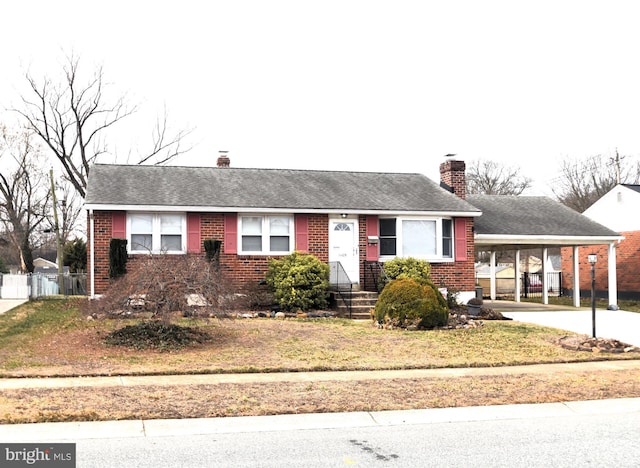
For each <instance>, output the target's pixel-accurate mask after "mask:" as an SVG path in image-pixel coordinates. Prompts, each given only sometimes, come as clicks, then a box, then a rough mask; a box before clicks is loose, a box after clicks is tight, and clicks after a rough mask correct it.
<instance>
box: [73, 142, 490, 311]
mask: <svg viewBox="0 0 640 468" xmlns="http://www.w3.org/2000/svg"><path fill="white" fill-rule="evenodd" d="M440 173H441V183H440V184H437V183H436V182H434V181H432V180H430V179H429V178H427V177H426V176H424V175H421V174H405V173H374V172H339V171H314V170H290V169H245V168H233V167H230V160H229V158H228V157H227V156H226V155H225V154H223V155H221V156H220V157H219V158H218V164H217V167H176V166H129V165H100V164H98V165H95V166H93V167H92V168H91V172H90V175H89V182H88V189H87V196H86V199H85V208H86V209H87V216H88V222H87V226H88V236H87V239H88V253H87V254H88V260H89V262H88V286H89V291H90V295H91V297H95V296H99V295H101V294H103V293H104V292H105V291H106V290H107V287H108V286H109V282H110V278H109V244H110V241H111V239H112V238H122V239H126V240H127V241H128V243H127V249H128V254H129V262H135V259H136V258H139V257H140V256H143V255H146V254H148V253H149V252H157V253H161V252H162V253H166V254H167V255H184V254H198V255H205V250H204V241H205V240H207V239H214V240H219V241H221V249H220V256H219V264H220V267H221V268H222V270H223V271H224V272H226V274H227V276H228V277H229V278H230V279H231V280H232V282H233V283H234V286H235V287H237V288H238V290H247V288H249V289H250V288H253V287H255V286H256V285H257V284H258V283H259V282H260V281H262V280H263V279H264V276H265V272H266V270H267V267H268V262H269V259H271V258H274V257H278V256H283V255H287V254H290V253H291V252H293V251H300V252H306V253H310V254H312V255H314V256H316V257H317V258H319V259H320V260H321V261H323V262H328V263H333V262H340V264H341V265H342V267H343V268H344V271H345V272H346V274H347V275H348V277H349V279H350V282H351V283H352V284H353V285H354V286H355V287H356V288H362V289H369V290H371V289H372V286H371V285H372V283H371V282H370V281H368V280H367V277H366V276H367V271H368V270H367V265H368V264H371V263H374V264H375V263H377V262H384V261H386V260H389V259H393V258H395V257H409V256H411V257H415V258H421V259H426V260H428V261H429V262H430V263H431V265H432V278H433V280H434V282H435V284H436V285H443V286H446V287H451V288H454V289H455V290H457V291H460V298H461V299H468V298H470V297H471V296H473V295H474V288H475V277H474V276H475V275H474V218H476V217H478V216H480V214H481V212H480V210H478V209H477V208H475V207H474V206H472V205H471V204H469V203H468V202H466V201H465V164H464V162H463V161H456V160H448V161H446V162H444V163H442V164H441V166H440Z"/></svg>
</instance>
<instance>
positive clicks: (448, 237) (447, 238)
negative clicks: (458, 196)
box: [442, 219, 453, 258]
mask: <svg viewBox="0 0 640 468" xmlns="http://www.w3.org/2000/svg"><path fill="white" fill-rule="evenodd" d="M452 225H453V221H452V220H450V219H443V220H442V256H443V257H446V258H451V257H452V256H453V236H452V231H453V229H452Z"/></svg>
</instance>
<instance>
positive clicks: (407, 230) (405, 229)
mask: <svg viewBox="0 0 640 468" xmlns="http://www.w3.org/2000/svg"><path fill="white" fill-rule="evenodd" d="M434 255H436V222H435V221H421V220H405V221H402V256H403V257H420V256H422V257H426V256H434Z"/></svg>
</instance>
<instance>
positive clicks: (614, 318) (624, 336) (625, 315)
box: [502, 309, 640, 346]
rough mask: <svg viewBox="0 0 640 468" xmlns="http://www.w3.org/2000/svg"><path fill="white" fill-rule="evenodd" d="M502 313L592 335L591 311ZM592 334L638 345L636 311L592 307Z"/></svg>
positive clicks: (639, 334) (639, 323) (639, 331)
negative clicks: (594, 330)
mask: <svg viewBox="0 0 640 468" xmlns="http://www.w3.org/2000/svg"><path fill="white" fill-rule="evenodd" d="M502 315H504V316H505V317H509V318H512V319H513V320H517V321H519V322H526V323H535V324H536V325H544V326H547V327H553V328H559V329H561V330H568V331H571V332H574V333H580V334H584V335H588V336H591V334H592V323H593V322H592V318H591V316H592V314H591V310H584V309H579V310H556V311H551V310H546V311H525V310H523V311H504V312H502ZM596 336H597V337H599V338H613V339H616V340H619V341H622V342H623V343H628V344H631V345H634V346H640V313H635V312H625V311H623V310H599V309H598V310H596Z"/></svg>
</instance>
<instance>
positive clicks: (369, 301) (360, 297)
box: [331, 291, 378, 320]
mask: <svg viewBox="0 0 640 468" xmlns="http://www.w3.org/2000/svg"><path fill="white" fill-rule="evenodd" d="M343 298H344V299H343ZM349 300H350V301H351V313H349V307H348V306H347V304H348V303H349ZM345 301H346V302H347V304H345ZM377 301H378V293H375V292H371V291H351V292H348V291H345V292H343V293H342V297H340V295H339V294H338V293H337V292H331V303H332V304H334V308H335V311H336V315H337V316H338V317H343V318H352V319H356V320H370V319H371V310H372V309H373V308H374V307H375V306H376V302H377Z"/></svg>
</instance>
